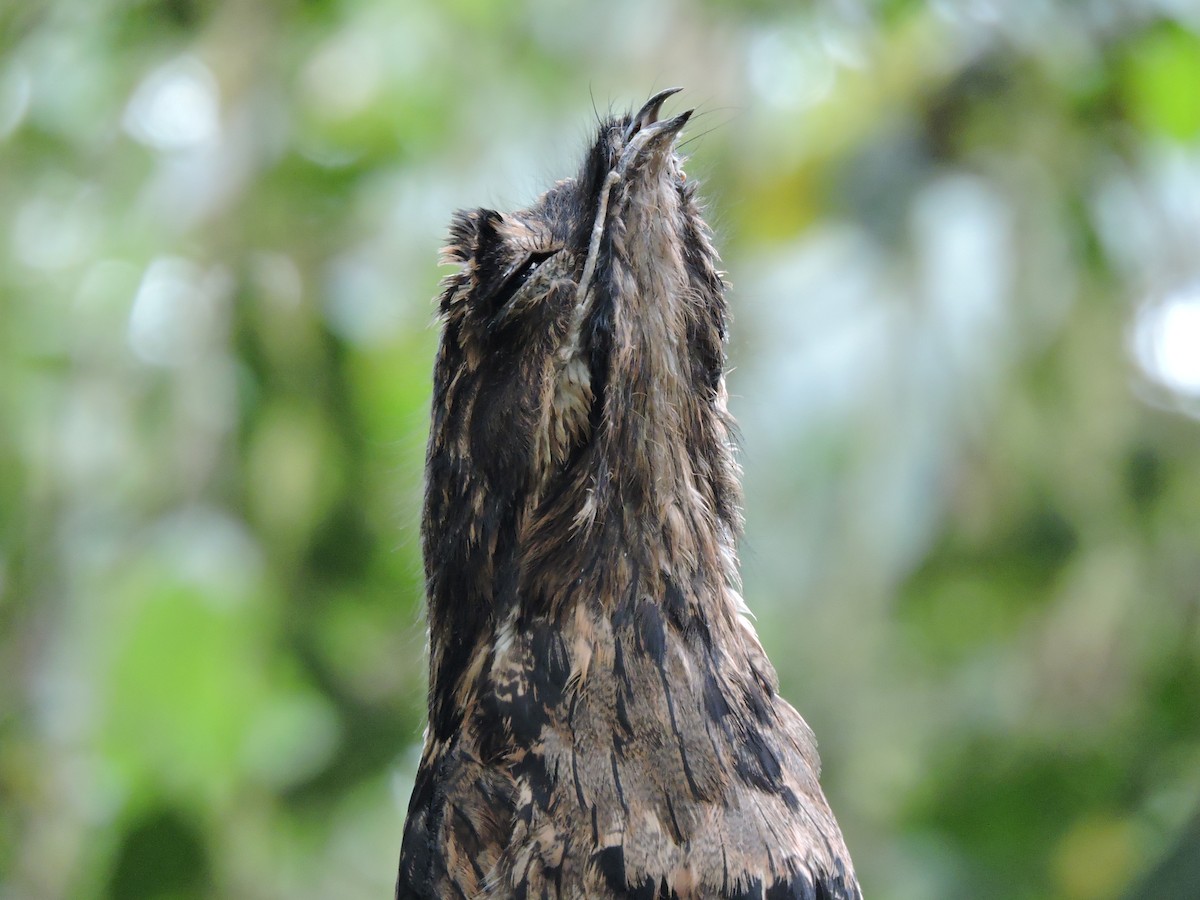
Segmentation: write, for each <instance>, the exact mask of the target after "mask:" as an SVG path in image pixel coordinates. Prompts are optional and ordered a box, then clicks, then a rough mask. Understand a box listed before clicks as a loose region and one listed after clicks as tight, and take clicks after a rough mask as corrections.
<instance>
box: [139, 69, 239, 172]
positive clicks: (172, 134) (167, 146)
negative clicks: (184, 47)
mask: <svg viewBox="0 0 1200 900" xmlns="http://www.w3.org/2000/svg"><path fill="white" fill-rule="evenodd" d="M121 124H122V125H123V126H124V128H125V130H126V131H127V132H128V133H129V134H130V136H131V137H132V138H133V139H134V140H136V141H137V142H138V143H140V144H144V145H145V146H147V147H150V148H151V149H154V150H160V151H178V150H188V149H191V148H194V147H198V146H200V145H202V144H206V143H209V142H211V141H212V140H214V139H215V138H216V137H217V136H218V134H219V133H220V129H221V103H220V94H219V90H218V87H217V80H216V78H214V77H213V74H212V72H211V71H210V70H209V69H208V67H207V66H205V65H204V64H203V63H202V62H200V60H198V59H196V58H195V57H194V56H181V57H179V58H177V59H174V60H172V61H171V62H169V63H166V64H165V65H163V66H160V67H159V68H157V69H155V70H154V71H152V72H151V73H150V74H149V75H147V76H146V77H145V78H144V79H142V82H141V83H140V84H139V85H138V86H137V89H136V90H135V91H134V92H133V97H131V98H130V100H129V104H128V105H127V106H126V107H125V115H124V116H123V117H122V119H121Z"/></svg>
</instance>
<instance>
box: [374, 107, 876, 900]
mask: <svg viewBox="0 0 1200 900" xmlns="http://www.w3.org/2000/svg"><path fill="white" fill-rule="evenodd" d="M674 92H675V91H674V90H668V91H663V92H661V93H659V94H657V95H655V96H654V97H652V98H651V99H650V100H649V101H648V102H647V103H646V105H645V106H643V107H642V108H641V110H639V111H638V112H637V113H634V114H632V115H627V116H621V117H616V118H612V119H609V120H608V121H606V122H604V123H602V124H601V125H600V128H599V133H598V134H597V136H596V139H595V142H594V143H593V144H592V146H591V148H590V150H589V151H588V153H587V158H586V159H585V161H584V163H583V168H582V170H581V171H580V172H579V174H578V176H577V177H575V178H573V179H569V180H566V181H562V182H559V183H558V184H556V185H554V187H552V188H551V189H550V190H549V191H547V192H546V193H545V194H544V195H543V196H542V197H541V198H540V199H538V201H537V202H536V203H534V204H533V205H532V206H531V207H530V208H528V209H525V210H521V211H519V212H514V213H500V212H496V211H494V210H490V209H477V210H472V211H469V212H460V213H458V214H457V215H456V216H455V218H454V222H453V224H452V225H451V229H450V243H449V246H448V247H447V248H446V250H445V256H446V259H447V260H449V261H451V262H453V263H456V264H458V266H459V270H458V271H457V272H456V273H455V274H453V275H451V276H450V277H449V278H448V279H447V280H446V281H445V283H444V292H443V293H442V295H441V299H440V301H439V304H440V305H439V310H440V316H441V320H442V323H443V332H442V337H441V345H440V348H439V350H438V355H437V362H436V365H435V371H434V393H433V418H432V430H431V434H430V438H429V448H428V463H427V488H426V497H425V509H424V518H423V550H424V555H425V572H426V587H427V591H428V601H429V633H430V688H429V727H428V731H427V732H426V737H425V746H424V753H423V755H422V758H421V763H420V770H419V772H418V774H417V780H416V786H415V788H414V790H413V794H412V800H411V802H410V804H409V809H408V820H407V823H406V825H405V830H404V843H403V849H402V851H401V857H400V875H399V881H398V884H397V889H396V895H397V897H400V898H408V897H421V898H427V897H470V898H475V897H485V898H509V897H529V898H534V897H538V898H542V897H545V898H576V897H596V898H605V897H607V898H617V897H644V898H680V900H683V898H702V897H739V898H752V897H758V898H783V897H794V898H827V900H834V898H856V897H859V896H860V893H859V888H858V884H857V882H856V880H855V876H854V870H853V867H852V865H851V862H850V857H849V855H848V854H847V852H846V847H845V845H844V843H843V841H842V836H841V833H840V832H839V830H838V826H837V823H836V822H835V821H834V817H833V815H832V813H831V812H830V810H829V806H828V805H827V804H826V802H825V798H824V796H823V795H822V793H821V788H820V786H819V784H818V782H817V775H818V768H819V762H818V759H817V753H816V748H815V742H814V739H813V735H812V732H811V731H810V730H809V728H808V726H807V725H806V724H805V722H804V720H803V719H802V718H801V717H800V715H799V714H798V713H797V712H796V711H795V710H794V709H793V708H792V707H791V706H790V705H789V704H788V703H787V702H786V701H784V700H783V698H781V697H780V696H779V694H778V691H777V683H776V676H775V671H774V669H773V668H772V666H771V664H770V662H769V661H768V660H767V658H766V655H765V654H764V653H763V649H762V647H761V645H760V644H759V641H758V638H757V636H756V635H755V632H754V628H753V627H752V626H751V624H750V622H749V620H748V618H747V610H746V608H745V606H744V604H743V602H742V599H741V597H740V595H739V580H738V562H737V556H736V546H735V544H736V539H737V536H738V533H739V529H740V524H741V521H740V516H741V513H740V494H739V475H740V473H739V469H738V465H737V463H736V461H735V458H734V452H733V440H732V436H731V429H732V421H731V419H730V417H729V414H728V412H727V410H726V393H725V381H724V364H725V353H724V344H725V333H726V301H725V284H724V282H723V280H722V275H721V273H720V271H719V270H718V269H717V255H716V252H715V251H714V249H713V246H712V242H711V238H710V233H709V230H708V228H707V227H706V226H705V223H704V221H703V219H702V218H701V212H700V207H699V204H698V202H697V199H696V191H695V184H694V183H693V182H691V181H688V180H686V179H685V177H684V174H683V170H682V168H681V165H682V161H681V159H680V157H679V155H678V153H677V150H676V139H677V137H678V135H679V134H680V131H681V130H682V129H683V127H684V125H685V123H686V122H687V121H688V117H689V115H690V112H685V113H683V114H682V115H678V116H676V117H674V118H671V119H667V120H664V121H660V120H659V116H658V114H659V110H660V108H661V106H662V104H663V101H664V100H665V99H666V98H667V97H668V96H669V95H671V94H672V93H674Z"/></svg>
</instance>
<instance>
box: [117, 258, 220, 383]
mask: <svg viewBox="0 0 1200 900" xmlns="http://www.w3.org/2000/svg"><path fill="white" fill-rule="evenodd" d="M215 301H216V297H215V295H214V292H213V291H212V290H211V285H207V284H206V283H205V278H204V272H203V270H202V269H201V268H200V267H199V266H198V265H197V264H196V263H194V262H192V261H191V260H187V259H182V258H179V257H172V256H163V257H159V258H158V259H156V260H154V261H153V262H151V263H150V265H149V266H148V267H147V268H146V274H145V275H143V276H142V282H141V284H140V285H139V286H138V291H137V295H136V296H135V297H134V300H133V309H132V311H131V312H130V314H129V346H130V347H131V348H132V350H133V352H134V354H135V355H136V356H137V357H138V358H139V359H140V360H142V361H143V362H147V363H150V364H151V365H156V366H167V367H171V366H180V365H183V364H185V363H189V362H194V361H195V360H196V359H198V358H199V357H200V356H201V354H202V353H203V352H204V347H205V344H206V343H207V340H208V337H209V334H210V331H211V328H212V325H213V320H214V318H215V316H216V309H215Z"/></svg>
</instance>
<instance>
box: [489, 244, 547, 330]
mask: <svg viewBox="0 0 1200 900" xmlns="http://www.w3.org/2000/svg"><path fill="white" fill-rule="evenodd" d="M553 255H554V251H549V252H546V253H530V254H529V255H528V256H527V257H525V259H523V260H522V261H521V262H519V263H517V265H515V266H514V267H513V268H512V270H511V271H510V272H509V273H508V274H507V275H506V276H505V277H504V280H503V281H502V282H501V283H500V287H499V288H497V289H496V293H495V294H494V295H493V296H492V314H493V315H495V314H496V313H499V312H500V310H502V309H504V307H505V306H507V305H508V301H510V300H511V299H512V298H513V296H514V295H515V294H516V293H517V291H519V290H520V289H521V286H522V285H523V284H525V282H526V281H528V280H529V276H530V275H532V274H533V273H534V272H536V271H537V268H538V266H540V265H541V264H542V263H544V262H545V261H546V260H548V259H549V258H550V257H551V256H553Z"/></svg>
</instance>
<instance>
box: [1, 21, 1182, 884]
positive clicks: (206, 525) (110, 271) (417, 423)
mask: <svg viewBox="0 0 1200 900" xmlns="http://www.w3.org/2000/svg"><path fill="white" fill-rule="evenodd" d="M666 83H677V84H682V85H684V86H685V87H686V88H687V92H686V94H684V95H682V96H683V97H685V98H686V100H685V101H684V102H687V103H688V105H697V106H698V107H699V114H698V115H697V116H696V118H695V119H694V120H693V121H694V125H693V128H692V137H690V138H689V140H688V142H687V144H686V149H687V151H688V152H689V153H690V154H691V155H692V161H691V163H690V165H689V174H690V175H691V176H692V177H698V178H700V180H702V181H703V183H704V193H705V196H707V197H708V198H709V203H710V209H711V216H712V219H713V221H714V223H715V225H716V227H717V230H718V235H719V244H720V246H721V248H722V250H723V253H724V256H725V261H726V264H727V267H728V269H729V271H730V275H731V280H732V282H733V285H734V292H733V297H732V304H733V308H734V312H735V317H736V321H735V326H734V337H733V344H732V346H731V357H732V363H733V365H734V367H735V368H734V370H733V372H732V374H731V379H730V380H731V388H732V391H733V393H734V395H735V396H734V401H733V402H734V407H735V412H736V413H737V415H738V416H739V418H740V419H741V421H742V422H743V426H744V432H745V440H744V443H745V453H744V463H745V467H746V482H747V516H748V522H749V525H748V531H747V537H746V541H745V545H744V556H745V576H746V595H747V598H748V601H749V603H750V605H751V607H752V608H753V609H754V610H755V611H756V612H757V614H758V617H759V629H760V632H761V633H762V635H763V639H764V642H765V643H766V644H767V648H768V651H769V652H770V653H771V655H772V658H773V659H774V660H775V661H776V663H777V665H778V667H779V669H780V674H781V678H782V681H783V690H784V693H785V695H787V696H788V697H789V698H790V699H792V700H793V702H795V704H796V705H797V706H798V708H800V709H801V710H802V711H803V712H804V713H805V715H806V716H807V717H808V719H809V721H810V723H811V724H813V726H814V728H815V730H816V732H817V734H818V735H819V736H820V738H821V742H822V753H823V757H824V760H825V776H824V781H825V784H826V786H827V792H828V794H829V795H830V798H831V801H832V803H833V805H834V807H835V809H836V810H837V811H838V814H839V818H840V819H841V821H842V824H843V827H844V829H845V831H846V834H847V838H848V841H849V843H850V846H851V849H852V851H853V852H854V854H855V858H856V862H857V865H858V868H859V870H860V874H861V876H862V879H863V883H864V887H865V889H866V891H867V894H868V896H871V897H874V898H880V900H884V898H890V900H901V898H913V900H916V898H942V897H944V898H958V897H972V898H989V897H996V898H1051V897H1055V898H1059V897H1061V898H1068V900H1089V898H1112V897H1119V896H1131V897H1133V896H1137V897H1143V896H1146V897H1149V896H1154V897H1163V898H1173V897H1180V898H1190V897H1196V896H1200V863H1197V860H1200V834H1198V831H1197V825H1196V823H1197V822H1200V818H1195V816H1196V810H1197V808H1200V587H1198V585H1200V553H1198V552H1197V548H1200V515H1198V514H1197V510H1200V441H1198V437H1200V433H1198V430H1197V422H1196V420H1197V418H1200V255H1198V254H1197V253H1196V239H1197V238H1196V236H1197V234H1200V91H1197V89H1196V85H1197V84H1200V16H1198V15H1197V11H1196V10H1195V9H1193V8H1191V7H1190V6H1189V5H1188V4H1186V3H1179V2H1168V0H1160V2H1159V0H1142V2H1132V0H1131V2H1123V3H1074V2H1065V0H1063V2H1059V3H1054V2H1035V0H1019V2H1014V3H1005V4H1000V3H998V2H989V0H937V2H931V3H922V2H888V3H881V4H877V5H870V4H866V3H860V2H832V0H830V2H828V3H826V2H823V0H818V2H813V3H806V4H792V3H778V2H757V3H730V2H716V0H713V2H707V3H686V2H683V0H678V2H674V3H670V2H668V3H661V4H638V3H634V2H633V0H615V2H613V3H610V4H572V3H558V2H554V0H524V2H520V3H509V4H502V3H492V2H486V0H455V2H448V3H440V4H434V3H425V2H417V0H399V2H387V0H305V2H301V0H271V2H251V0H240V2H238V0H231V2H225V3H217V2H202V0H137V2H132V0H131V2H121V0H99V2H96V0H91V2H84V0H59V2H57V3H49V4H47V3H32V4H23V3H11V4H7V5H5V6H3V7H0V158H2V159H3V163H2V165H0V233H2V235H3V244H2V246H0V258H2V259H3V263H2V264H0V896H3V897H13V898H18V897H20V898H26V897H37V898H57V897H114V898H131V900H137V898H165V897H174V898H179V897H194V896H230V897H264V898H267V897H283V896H287V897H328V896H336V897H347V898H353V897H364V898H365V897H369V896H370V897H378V896H387V895H388V892H389V891H390V889H391V887H390V886H391V881H392V877H393V871H394V865H395V860H396V858H397V854H398V851H399V845H400V832H401V825H402V820H403V813H404V807H405V804H406V801H407V795H408V791H409V788H410V785H411V778H412V773H413V769H414V766H415V760H416V756H417V754H418V752H419V745H420V740H421V728H422V717H423V710H424V695H423V691H424V678H425V675H424V665H425V662H424V657H423V640H424V636H423V633H422V629H423V626H422V623H421V617H420V605H421V578H422V576H421V563H420V556H419V536H418V534H417V521H418V511H419V506H420V495H421V463H422V455H423V443H424V439H425V432H426V417H427V403H428V391H429V370H430V365H431V359H432V354H433V347H434V341H435V335H436V332H435V330H434V328H433V327H431V318H432V316H431V313H432V307H431V305H430V303H429V298H430V297H432V296H433V295H434V294H435V292H436V285H437V279H438V277H439V272H438V269H437V267H436V251H437V247H438V246H439V244H440V242H441V240H442V235H443V233H444V231H443V230H444V227H445V224H446V222H447V221H448V218H449V214H450V212H451V210H453V209H454V208H455V207H457V206H468V205H479V204H486V205H494V206H498V207H502V208H503V207H505V206H510V205H517V204H520V203H524V202H526V201H528V200H529V199H531V198H532V197H533V196H534V195H535V194H536V193H537V192H538V191H539V190H541V189H543V188H544V187H546V186H547V185H548V184H549V183H550V181H552V180H553V179H555V178H559V177H564V176H567V175H569V174H571V170H572V168H573V167H574V166H575V164H576V162H577V157H578V155H579V151H580V148H581V147H582V146H583V145H584V142H585V140H586V135H587V131H588V129H589V128H590V127H591V125H592V122H593V120H594V117H595V116H596V115H598V114H603V113H604V112H605V111H607V110H608V109H610V108H618V109H619V108H624V107H627V106H630V105H632V104H636V103H637V102H639V101H640V100H641V99H643V98H644V97H645V96H646V95H648V94H649V93H650V92H651V90H652V89H654V88H658V87H661V86H663V85H664V84H666ZM597 111H598V112H597ZM1160 859H1161V860H1163V862H1162V864H1161V866H1160V867H1157V861H1158V860H1160Z"/></svg>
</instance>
